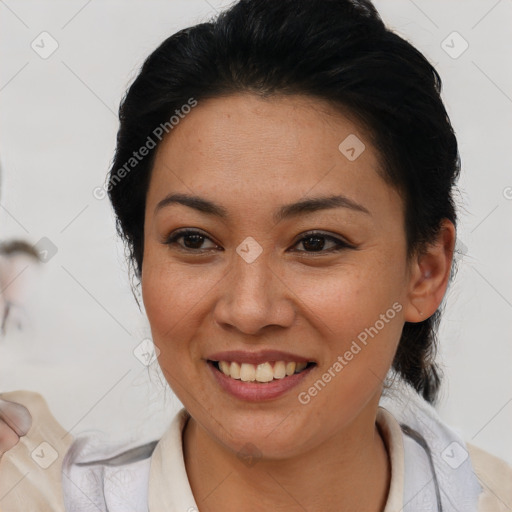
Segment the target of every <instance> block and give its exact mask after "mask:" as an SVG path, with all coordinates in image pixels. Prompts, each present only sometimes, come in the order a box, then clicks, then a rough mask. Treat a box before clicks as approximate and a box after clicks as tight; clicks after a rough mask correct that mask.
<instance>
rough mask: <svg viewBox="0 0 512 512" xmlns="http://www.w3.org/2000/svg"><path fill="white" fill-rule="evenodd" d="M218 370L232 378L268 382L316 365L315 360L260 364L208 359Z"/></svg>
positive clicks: (261, 382)
mask: <svg viewBox="0 0 512 512" xmlns="http://www.w3.org/2000/svg"><path fill="white" fill-rule="evenodd" d="M207 362H208V364H209V365H210V366H212V367H213V368H214V369H215V370H216V371H218V372H219V373H222V374H223V375H224V376H226V377H229V378H230V379H232V380H238V381H242V382H255V383H259V384H268V383H270V382H275V381H279V380H283V379H287V377H290V376H292V375H295V374H298V373H302V372H305V371H307V370H309V369H310V368H312V367H313V366H316V363H315V362H313V361H310V362H305V361H300V362H295V361H284V360H283V361H266V362H263V363H259V364H252V363H239V362H237V361H214V360H210V359H208V360H207Z"/></svg>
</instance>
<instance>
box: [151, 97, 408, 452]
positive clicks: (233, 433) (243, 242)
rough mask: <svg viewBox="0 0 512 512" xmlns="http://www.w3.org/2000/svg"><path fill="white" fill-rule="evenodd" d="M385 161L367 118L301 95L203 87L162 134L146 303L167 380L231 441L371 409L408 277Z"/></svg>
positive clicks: (399, 211) (291, 446)
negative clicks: (361, 121)
mask: <svg viewBox="0 0 512 512" xmlns="http://www.w3.org/2000/svg"><path fill="white" fill-rule="evenodd" d="M354 136H355V137H357V138H358V139H359V142H357V139H355V138H354ZM347 137H351V138H349V139H348V141H346V142H345V143H343V141H345V139H347ZM354 141H355V142H354ZM361 142H362V143H363V144H364V145H365V147H364V150H363V151H362V152H361V149H362V148H363V146H362V145H361ZM341 143H343V144H342V145H341V150H340V149H339V146H340V144H341ZM351 147H353V148H354V151H352V150H351V149H350V148H351ZM359 153H360V154H359ZM358 154H359V156H357V155H358ZM355 156H356V157H357V158H354V157H355ZM378 169H379V155H378V154H377V152H376V150H375V149H374V148H373V147H372V145H371V144H370V141H369V140H368V137H367V136H366V135H365V133H364V132H363V131H362V130H361V128H360V127H358V126H357V125H356V124H354V123H353V122H352V121H350V120H349V119H348V118H346V117H345V116H343V115H341V114H340V113H338V112H336V111H334V110H332V109H331V108H330V107H329V106H328V105H327V104H325V103H323V102H322V101H321V100H317V99H313V98H308V97H302V96H289V97H286V98H284V97H277V96H274V97H272V98H269V99H261V98H258V97H256V96H253V95H249V94H240V95H232V96H229V97H223V98H216V99H210V100H205V101H202V102H199V104H198V105H197V106H196V107H195V108H194V109H192V111H191V112H190V113H189V114H188V115H187V116H186V117H185V118H184V119H182V120H181V121H180V123H179V125H177V126H175V127H174V129H173V131H172V132H170V134H169V136H168V137H167V138H166V139H164V140H163V141H162V143H161V145H160V146H159V148H158V151H157V155H156V159H155V164H154V168H153V171H152V175H151V180H150V185H149V189H148V194H147V202H146V212H145V227H144V230H145V233H144V255H143V267H142V294H143V300H144V305H145V309H146V313H147V316H148V319H149V322H150V325H151V331H152V335H153V340H154V342H155V344H156V346H157V347H158V349H159V350H160V356H159V364H160V366H161V368H162V370H163V373H164V375H165V377H166V379H167V381H168V382H169V384H170V386H171V387H172V388H173V390H174V392H175V393H176V395H177V396H178V398H179V399H180V400H181V402H182V403H183V404H184V406H185V407H186V408H187V410H188V411H189V412H190V414H191V415H192V417H193V418H194V419H195V420H197V422H198V423H199V424H200V425H201V426H202V427H203V430H204V432H206V433H207V434H208V435H210V436H211V438H212V439H214V440H216V441H218V442H219V443H221V444H222V445H223V446H225V447H227V448H229V449H231V450H233V451H238V450H239V449H240V448H241V447H243V446H244V445H246V443H251V444H252V445H254V446H256V447H257V448H258V450H260V451H261V452H262V453H263V454H265V455H266V456H268V457H276V458H277V457H287V456H293V455H299V454H300V453H301V452H304V451H306V450H308V449H310V448H313V447H314V446H316V445H319V444H320V443H322V442H323V441H325V440H327V439H330V438H332V437H333V436H335V435H337V434H341V433H342V432H345V433H348V432H349V431H350V429H352V430H354V428H355V427H356V426H357V425H358V422H361V421H367V422H369V421H371V422H373V421H374V417H375V410H376V407H377V403H378V399H379V397H380V393H381V390H382V384H383V379H384V378H385V375H386V373H387V371H388V369H389V367H390V365H391V362H392V359H393V356H394V353H395V350H396V347H397V344H398V341H399V338H400V333H401V330H402V327H403V324H404V311H405V310H404V307H403V306H404V303H405V302H406V300H407V286H408V279H409V274H408V265H407V259H406V240H405V231H404V212H403V202H402V200H401V198H400V196H399V194H398V192H397V191H396V190H395V189H394V188H392V187H390V186H389V185H388V184H386V182H385V181H384V180H383V179H382V177H381V176H380V174H379V171H378ZM176 194H180V195H181V196H180V197H178V198H177V197H174V199H173V198H171V197H170V196H171V195H176ZM331 196H338V199H337V200H332V201H331V202H330V203H322V202H321V201H317V202H309V203H306V204H304V205H303V207H302V208H300V207H299V206H295V207H289V205H293V204H296V203H299V202H304V201H312V200H313V199H325V198H327V197H331ZM192 197H195V198H199V199H200V200H199V199H198V200H197V201H195V202H194V201H193V200H191V198H192ZM187 198H189V199H188V200H187ZM187 231H188V233H187ZM184 232H185V233H184ZM276 351H278V352H276ZM219 360H224V361H225V363H215V361H219ZM276 361H283V362H284V363H301V362H302V363H308V366H306V368H305V369H304V370H302V371H299V370H300V368H301V367H302V366H304V364H302V365H300V364H299V365H298V366H297V365H296V366H295V370H296V371H297V372H298V373H293V374H290V375H288V376H285V377H282V373H283V366H284V370H285V372H286V365H283V364H282V363H276ZM251 362H252V363H253V364H250V363H251ZM267 362H268V363H270V364H265V363H267ZM233 363H238V366H239V367H240V369H241V372H242V375H241V376H239V375H238V372H237V368H236V367H237V365H236V364H233ZM240 363H244V364H240ZM217 364H218V365H219V366H222V367H223V368H224V369H226V368H228V369H229V371H230V372H231V371H232V372H233V376H229V377H228V376H226V375H224V374H223V373H222V372H221V371H220V370H219V369H217V367H216V365H217ZM258 364H260V365H261V367H260V368H259V369H258V368H257V366H258ZM287 366H288V373H290V372H292V371H293V365H291V364H289V365H287ZM269 368H270V369H269ZM255 372H256V373H258V372H259V374H258V375H259V377H258V378H259V379H260V380H262V379H263V380H265V379H267V380H268V379H272V380H271V381H269V382H251V381H246V380H245V379H251V378H254V376H255ZM240 377H242V378H240ZM372 424H373V423H372Z"/></svg>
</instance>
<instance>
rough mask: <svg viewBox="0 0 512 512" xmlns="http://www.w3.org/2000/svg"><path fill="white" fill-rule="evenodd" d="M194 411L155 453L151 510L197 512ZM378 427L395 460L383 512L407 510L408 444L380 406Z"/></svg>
mask: <svg viewBox="0 0 512 512" xmlns="http://www.w3.org/2000/svg"><path fill="white" fill-rule="evenodd" d="M189 418H190V414H189V413H188V411H187V410H186V409H185V408H182V409H181V410H180V411H179V412H178V413H177V415H176V416H175V417H174V419H173V421H172V422H171V424H170V426H169V429H168V430H167V431H166V432H165V434H164V435H163V436H162V438H161V439H160V441H159V442H158V444H157V445H156V448H155V450H154V451H153V454H152V456H151V467H150V473H149V490H148V503H149V510H150V512H153V511H155V512H156V511H161V510H166V511H167V512H184V511H197V510H198V507H197V504H196V502H195V499H194V496H193V494H192V490H191V488H190V484H189V481H188V477H187V472H186V469H185V460H184V456H183V445H182V440H183V437H182V435H183V429H184V428H185V425H186V424H187V421H188V419H189ZM376 423H377V426H378V428H379V429H380V432H381V434H382V437H383V440H384V444H385V446H386V450H387V451H388V456H389V457H390V461H391V483H390V489H389V493H388V499H387V502H386V507H385V509H384V511H383V512H400V511H402V510H403V496H404V461H405V458H404V443H403V434H402V430H401V428H400V425H399V424H398V422H397V421H396V420H395V418H394V417H393V415H392V414H391V413H390V412H388V411H387V410H386V409H384V408H382V407H379V409H378V412H377V421H376Z"/></svg>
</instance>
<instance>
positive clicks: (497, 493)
mask: <svg viewBox="0 0 512 512" xmlns="http://www.w3.org/2000/svg"><path fill="white" fill-rule="evenodd" d="M466 446H467V449H468V453H469V456H470V458H471V463H472V465H473V469H474V471H475V474H476V476H477V478H478V480H479V482H480V485H481V486H482V488H483V492H482V494H481V496H480V502H479V509H478V510H479V512H501V511H510V510H512V466H510V465H509V464H507V463H506V462H505V461H504V460H502V459H500V458H499V457H496V456H494V455H491V454H490V453H488V452H486V451H484V450H482V449H481V448H479V447H477V446H474V445H472V444H470V443H467V445H466Z"/></svg>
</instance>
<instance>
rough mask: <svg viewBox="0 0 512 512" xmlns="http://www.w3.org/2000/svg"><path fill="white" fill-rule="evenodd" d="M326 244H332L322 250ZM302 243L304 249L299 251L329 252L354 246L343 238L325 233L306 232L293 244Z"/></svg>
mask: <svg viewBox="0 0 512 512" xmlns="http://www.w3.org/2000/svg"><path fill="white" fill-rule="evenodd" d="M326 241H327V244H328V243H330V244H332V246H331V247H328V248H327V250H324V249H325V247H326ZM299 244H302V246H303V247H304V249H305V250H302V251H299V252H307V253H322V252H323V253H326V252H327V253H329V252H335V251H341V250H343V249H353V248H354V247H353V246H352V245H350V244H348V243H347V242H345V241H344V240H341V239H339V238H336V237H334V236H331V235H327V234H325V233H308V234H307V235H306V236H303V237H302V238H301V239H300V240H299V241H298V242H297V244H295V245H299Z"/></svg>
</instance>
